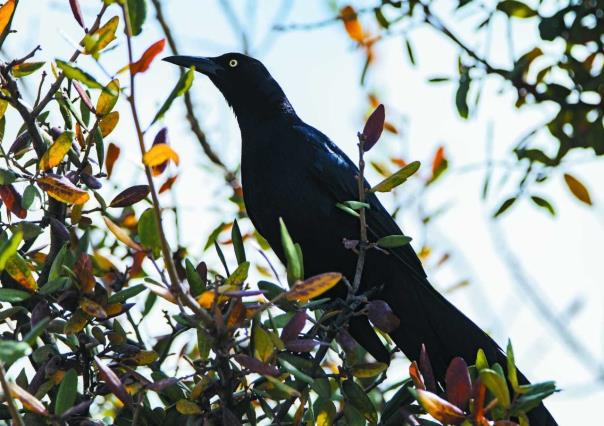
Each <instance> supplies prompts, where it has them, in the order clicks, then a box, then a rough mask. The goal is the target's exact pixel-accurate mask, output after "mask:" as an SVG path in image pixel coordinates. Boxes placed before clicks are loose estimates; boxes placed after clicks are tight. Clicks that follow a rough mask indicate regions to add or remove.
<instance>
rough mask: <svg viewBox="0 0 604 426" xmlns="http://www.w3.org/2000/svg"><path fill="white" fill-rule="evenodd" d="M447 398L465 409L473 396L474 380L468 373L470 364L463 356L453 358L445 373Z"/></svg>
mask: <svg viewBox="0 0 604 426" xmlns="http://www.w3.org/2000/svg"><path fill="white" fill-rule="evenodd" d="M445 383H446V388H447V400H448V401H449V402H450V403H451V404H453V405H456V406H458V407H459V408H461V409H462V410H465V408H466V407H467V405H468V401H469V400H470V397H471V396H472V381H471V380H470V374H469V373H468V365H467V364H466V362H465V361H464V359H463V358H460V357H456V358H453V359H452V360H451V363H450V364H449V368H447V373H446V375H445Z"/></svg>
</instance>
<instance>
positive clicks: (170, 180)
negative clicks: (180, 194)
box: [159, 175, 178, 194]
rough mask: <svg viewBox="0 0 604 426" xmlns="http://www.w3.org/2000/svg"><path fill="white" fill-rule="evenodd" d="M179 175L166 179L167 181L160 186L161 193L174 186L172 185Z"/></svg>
mask: <svg viewBox="0 0 604 426" xmlns="http://www.w3.org/2000/svg"><path fill="white" fill-rule="evenodd" d="M177 177H178V175H176V176H172V177H169V178H168V179H166V181H165V182H164V183H163V184H162V185H161V186H160V187H159V193H160V194H161V193H162V192H165V191H168V190H169V189H170V188H172V185H174V182H176V178H177Z"/></svg>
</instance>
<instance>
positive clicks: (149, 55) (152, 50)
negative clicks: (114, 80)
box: [130, 39, 166, 74]
mask: <svg viewBox="0 0 604 426" xmlns="http://www.w3.org/2000/svg"><path fill="white" fill-rule="evenodd" d="M165 44H166V40H165V39H161V40H159V41H157V42H155V43H153V44H152V45H151V46H149V48H148V49H147V50H145V53H143V55H142V56H141V58H140V59H139V60H138V61H136V62H134V63H133V64H130V72H131V73H132V74H137V73H139V72H145V71H147V69H149V66H150V65H151V62H153V59H154V58H155V57H156V56H157V55H159V54H160V53H161V51H162V50H164V46H165Z"/></svg>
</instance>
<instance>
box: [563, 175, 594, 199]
mask: <svg viewBox="0 0 604 426" xmlns="http://www.w3.org/2000/svg"><path fill="white" fill-rule="evenodd" d="M564 181H565V182H566V185H567V186H568V189H570V192H572V193H573V195H574V196H575V197H577V199H578V200H579V201H582V202H584V203H585V204H587V205H589V206H591V205H592V201H591V197H590V195H589V191H588V190H587V188H586V187H585V185H583V183H581V181H579V180H578V179H577V178H576V177H574V176H571V175H569V174H568V173H565V174H564Z"/></svg>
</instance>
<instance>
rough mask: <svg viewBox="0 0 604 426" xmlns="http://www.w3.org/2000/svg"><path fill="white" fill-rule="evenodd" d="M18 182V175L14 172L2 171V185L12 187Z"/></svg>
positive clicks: (0, 183) (0, 173) (0, 171)
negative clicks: (12, 184) (11, 185)
mask: <svg viewBox="0 0 604 426" xmlns="http://www.w3.org/2000/svg"><path fill="white" fill-rule="evenodd" d="M15 180H17V175H16V174H15V173H14V172H13V171H12V170H6V169H0V185H10V184H11V183H13V182H14V181H15Z"/></svg>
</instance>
